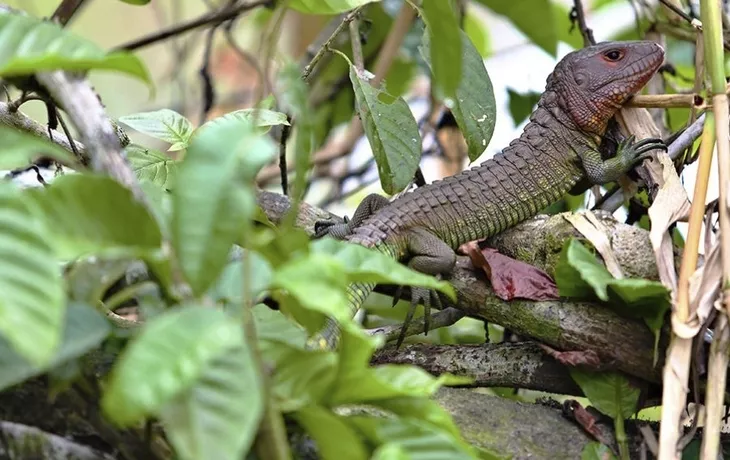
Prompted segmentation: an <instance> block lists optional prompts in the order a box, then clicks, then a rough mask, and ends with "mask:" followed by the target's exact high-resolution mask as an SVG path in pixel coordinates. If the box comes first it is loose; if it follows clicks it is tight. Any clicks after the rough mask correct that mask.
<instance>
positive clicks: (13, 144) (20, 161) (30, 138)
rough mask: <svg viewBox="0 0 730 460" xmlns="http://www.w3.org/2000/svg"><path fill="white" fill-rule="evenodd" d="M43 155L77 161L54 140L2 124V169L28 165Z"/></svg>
mask: <svg viewBox="0 0 730 460" xmlns="http://www.w3.org/2000/svg"><path fill="white" fill-rule="evenodd" d="M41 156H45V157H50V158H53V159H54V160H57V161H58V162H60V163H63V164H66V165H74V164H76V163H77V162H76V159H75V158H74V156H73V155H72V154H71V153H69V152H68V151H66V150H64V149H62V148H61V147H59V146H58V145H56V144H54V143H52V142H49V141H47V140H45V139H43V138H40V137H38V136H34V135H32V134H29V133H26V132H23V131H20V130H18V129H15V128H13V127H12V126H7V125H0V169H15V168H20V167H23V166H28V165H29V164H30V163H32V162H33V161H34V160H37V159H38V158H39V157H41Z"/></svg>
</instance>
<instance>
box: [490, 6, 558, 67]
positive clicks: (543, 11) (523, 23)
mask: <svg viewBox="0 0 730 460" xmlns="http://www.w3.org/2000/svg"><path fill="white" fill-rule="evenodd" d="M477 1H478V2H479V3H481V4H482V5H484V6H486V7H487V8H489V9H490V10H492V11H493V12H495V13H497V14H500V15H502V16H505V17H507V19H509V20H510V22H512V24H514V25H515V27H517V29H519V31H520V32H522V33H523V34H525V35H526V36H527V38H529V39H530V40H532V41H533V42H534V43H535V44H536V45H537V46H539V47H540V48H542V49H544V50H545V51H547V52H548V53H549V54H550V55H551V56H555V54H556V52H557V50H558V33H557V31H556V28H555V21H554V20H553V7H552V2H551V1H550V0H520V1H516V2H514V1H505V0H477Z"/></svg>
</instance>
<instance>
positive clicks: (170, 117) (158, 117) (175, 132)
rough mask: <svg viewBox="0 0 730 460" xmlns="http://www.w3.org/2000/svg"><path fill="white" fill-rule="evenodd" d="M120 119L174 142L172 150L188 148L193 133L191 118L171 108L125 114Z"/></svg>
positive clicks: (132, 126)
mask: <svg viewBox="0 0 730 460" xmlns="http://www.w3.org/2000/svg"><path fill="white" fill-rule="evenodd" d="M119 121H120V122H121V123H124V124H125V125H127V126H129V127H130V128H132V129H134V130H136V131H139V132H141V133H144V134H147V135H148V136H152V137H154V138H155V139H160V140H162V141H165V142H167V143H169V144H172V146H171V147H170V148H169V150H170V151H174V150H181V149H184V148H186V147H187V146H188V143H189V142H190V137H191V136H192V135H193V124H192V123H190V120H188V119H187V118H185V117H184V116H182V115H180V114H179V113H177V112H175V111H174V110H170V109H160V110H156V111H154V112H141V113H135V114H132V115H125V116H123V117H120V118H119Z"/></svg>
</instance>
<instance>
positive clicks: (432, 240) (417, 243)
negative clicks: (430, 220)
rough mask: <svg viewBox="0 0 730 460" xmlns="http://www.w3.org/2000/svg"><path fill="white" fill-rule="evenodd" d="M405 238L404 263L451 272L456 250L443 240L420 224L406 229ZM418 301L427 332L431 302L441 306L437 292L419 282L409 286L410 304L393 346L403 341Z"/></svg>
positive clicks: (439, 272)
mask: <svg viewBox="0 0 730 460" xmlns="http://www.w3.org/2000/svg"><path fill="white" fill-rule="evenodd" d="M405 238H406V242H407V249H408V256H409V257H408V267H410V268H412V269H414V270H416V271H419V272H421V273H425V274H427V275H433V276H436V277H438V278H441V277H442V276H443V275H450V274H451V272H452V271H453V269H454V265H455V264H456V253H455V252H454V250H453V249H452V248H451V247H450V246H449V245H448V244H446V243H444V241H443V240H441V239H440V238H439V237H437V236H436V235H434V234H433V233H431V232H430V231H429V230H427V229H425V228H423V227H416V228H413V229H411V230H409V231H408V233H407V234H406V236H405ZM401 290H402V289H401V288H398V291H397V292H396V295H395V296H394V299H393V300H394V301H393V305H395V303H396V302H398V300H399V299H400V294H401ZM421 302H422V303H423V307H424V331H423V332H424V334H427V333H428V329H429V327H430V318H431V305H432V303H433V305H434V306H435V307H436V308H439V309H440V308H441V300H440V298H439V296H438V293H437V292H435V291H432V290H430V289H427V288H423V287H419V286H414V287H412V288H411V306H410V308H409V309H408V313H407V314H406V318H405V320H404V321H403V327H402V328H401V331H400V334H399V336H398V341H397V342H396V347H397V348H398V347H400V345H401V343H403V339H405V334H406V330H407V329H408V324H410V322H411V320H412V319H413V314H414V313H415V311H416V306H417V305H418V304H419V303H421Z"/></svg>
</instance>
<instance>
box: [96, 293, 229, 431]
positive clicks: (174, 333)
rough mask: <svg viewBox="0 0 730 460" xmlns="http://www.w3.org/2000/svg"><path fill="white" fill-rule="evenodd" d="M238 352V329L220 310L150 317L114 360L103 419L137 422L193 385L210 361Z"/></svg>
mask: <svg viewBox="0 0 730 460" xmlns="http://www.w3.org/2000/svg"><path fill="white" fill-rule="evenodd" d="M241 346H243V332H242V329H241V326H240V324H238V323H236V322H235V321H234V320H232V319H231V318H230V317H229V316H228V315H227V314H226V313H224V312H222V311H220V310H214V309H211V308H206V307H203V306H200V305H187V306H182V307H178V308H175V309H174V310H169V311H167V312H165V313H164V314H161V315H159V316H156V317H154V318H153V319H152V320H150V321H149V322H147V323H145V325H144V326H143V327H142V330H141V331H140V333H139V335H138V336H137V337H135V338H134V339H133V340H132V342H131V343H130V344H129V345H127V347H126V348H125V349H124V351H123V352H122V354H121V355H120V357H119V359H118V360H117V362H116V365H115V366H114V369H113V370H112V373H111V377H110V379H109V382H108V386H107V388H106V391H105V392H104V395H103V397H102V401H101V405H102V408H103V410H104V413H105V415H106V416H107V417H108V418H109V419H110V420H112V421H114V422H116V423H117V424H118V425H120V426H130V425H132V424H135V423H137V422H140V421H141V420H142V419H143V418H144V417H145V416H149V415H153V414H155V413H157V412H158V411H159V410H160V409H161V408H162V407H163V406H165V405H166V404H168V403H169V402H171V401H172V400H173V398H175V397H176V396H178V395H180V394H181V393H182V392H184V391H186V390H188V389H189V388H191V387H192V386H193V385H195V384H197V383H198V382H199V380H200V378H201V376H203V375H204V373H205V370H206V367H207V366H208V365H209V364H210V363H211V361H213V360H214V359H216V358H217V357H219V356H221V355H222V354H223V353H224V352H226V351H228V350H231V349H232V348H237V347H241Z"/></svg>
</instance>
